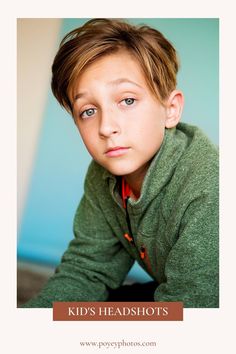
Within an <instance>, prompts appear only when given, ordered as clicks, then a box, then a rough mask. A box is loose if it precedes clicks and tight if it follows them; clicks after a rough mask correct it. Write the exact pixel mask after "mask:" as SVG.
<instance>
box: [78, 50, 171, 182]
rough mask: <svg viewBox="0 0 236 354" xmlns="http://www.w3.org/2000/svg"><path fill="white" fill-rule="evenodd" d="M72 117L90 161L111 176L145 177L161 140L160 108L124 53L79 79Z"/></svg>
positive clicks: (137, 68) (104, 59)
mask: <svg viewBox="0 0 236 354" xmlns="http://www.w3.org/2000/svg"><path fill="white" fill-rule="evenodd" d="M73 116H74V120H75V123H76V125H77V127H78V129H79V131H80V134H81V137H82V139H83V141H84V144H85V146H86V147H87V149H88V151H89V153H90V154H91V156H92V157H93V159H94V160H95V161H97V162H98V163H99V164H100V165H102V166H103V167H104V168H106V169H107V170H108V171H110V172H111V173H112V174H114V175H118V176H128V175H129V177H131V176H133V177H134V176H135V178H136V177H137V178H139V175H141V174H142V175H143V174H145V173H146V170H147V168H148V166H149V163H150V160H151V159H152V157H153V156H154V155H155V154H156V152H157V151H158V150H159V149H160V146H161V144H162V141H163V138H164V131H165V124H166V117H167V112H166V108H165V107H164V106H163V105H161V104H160V103H159V101H158V100H157V99H156V98H155V97H154V96H153V94H152V93H151V91H150V89H149V87H148V85H147V83H146V80H145V77H144V75H143V73H142V71H141V68H140V65H139V63H138V62H137V61H136V60H135V59H134V58H133V57H132V56H131V55H130V54H129V53H128V52H126V51H120V52H117V53H114V54H110V55H107V56H104V57H102V58H100V59H98V60H97V61H96V62H94V63H92V64H91V65H90V66H89V67H88V68H87V69H86V70H85V71H84V72H83V73H82V75H81V76H80V77H79V80H78V82H77V83H76V87H75V98H74V105H73Z"/></svg>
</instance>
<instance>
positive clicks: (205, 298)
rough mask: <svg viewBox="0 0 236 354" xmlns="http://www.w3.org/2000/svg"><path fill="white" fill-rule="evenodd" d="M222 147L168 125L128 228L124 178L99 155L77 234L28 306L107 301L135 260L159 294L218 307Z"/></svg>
mask: <svg viewBox="0 0 236 354" xmlns="http://www.w3.org/2000/svg"><path fill="white" fill-rule="evenodd" d="M218 194H219V191H218V152H217V149H216V148H215V147H214V146H213V144H211V142H210V141H209V140H208V138H207V137H206V136H205V135H204V134H203V133H202V132H201V130H200V129H198V128H197V127H193V126H190V125H187V124H184V123H180V124H179V125H178V126H177V128H172V129H166V132H165V137H164V141H163V144H162V146H161V149H160V151H159V152H158V154H156V156H155V157H154V158H153V160H152V162H151V165H150V167H149V169H148V172H147V174H146V176H145V179H144V182H143V186H142V190H141V195H140V198H139V199H138V200H136V201H135V200H132V199H129V201H128V206H127V212H128V215H129V218H130V224H131V229H132V234H133V238H134V242H129V240H127V239H126V238H125V237H124V234H125V233H127V232H128V231H129V229H128V225H127V219H126V213H125V209H124V206H123V204H122V199H121V196H120V192H119V188H118V179H117V178H116V177H115V176H113V175H111V174H110V173H109V172H108V171H106V170H105V169H104V168H103V167H101V166H100V165H98V164H97V163H96V162H94V161H92V163H91V165H90V167H89V169H88V172H87V176H86V179H85V188H84V196H83V198H82V200H81V202H80V205H79V207H78V209H77V212H76V215H75V220H74V234H75V238H74V239H73V240H72V241H71V243H70V244H69V247H68V249H67V251H66V252H65V253H64V255H63V257H62V260H61V263H60V265H59V266H58V267H57V269H56V272H55V274H54V275H53V277H52V278H51V279H50V280H49V282H48V283H47V285H46V286H45V287H44V289H43V290H42V291H41V293H40V294H39V295H38V296H37V297H36V298H35V299H31V300H30V301H29V302H27V303H26V304H25V305H24V306H23V307H51V306H52V302H53V301H106V300H107V297H108V288H112V289H115V288H117V287H119V286H120V285H121V284H122V283H123V281H124V279H125V277H126V275H127V273H128V271H129V270H130V268H131V266H132V265H133V262H134V260H137V262H138V263H139V264H140V265H141V267H143V268H144V269H145V270H146V271H147V272H148V273H149V274H150V276H151V277H152V278H153V279H154V280H156V281H157V282H158V284H159V285H158V287H157V288H156V291H155V293H154V301H182V302H183V303H184V307H218V306H219V304H218V271H219V269H218V260H219V254H218V246H219V244H218Z"/></svg>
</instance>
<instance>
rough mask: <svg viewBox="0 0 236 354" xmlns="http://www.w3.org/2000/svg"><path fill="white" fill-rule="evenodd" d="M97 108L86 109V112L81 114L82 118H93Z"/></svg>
mask: <svg viewBox="0 0 236 354" xmlns="http://www.w3.org/2000/svg"><path fill="white" fill-rule="evenodd" d="M95 111H96V110H95V108H89V109H86V110H85V111H83V112H82V113H81V114H80V117H81V118H88V117H91V116H93V115H94V114H95Z"/></svg>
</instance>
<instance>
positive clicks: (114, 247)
mask: <svg viewBox="0 0 236 354" xmlns="http://www.w3.org/2000/svg"><path fill="white" fill-rule="evenodd" d="M90 170H91V169H90ZM92 177H93V176H92ZM94 182H95V181H94ZM97 183H99V182H97ZM95 184H96V183H91V178H90V177H89V176H87V179H86V183H85V193H84V196H83V198H82V200H81V202H80V205H79V207H78V209H77V212H76V215H75V219H74V236H75V237H74V239H73V240H72V241H71V242H70V244H69V247H68V249H67V250H66V252H65V253H64V255H63V257H62V260H61V263H60V265H59V266H58V267H57V269H56V272H55V274H54V275H53V276H52V277H51V278H50V279H49V281H48V283H47V284H46V286H45V287H44V288H43V290H42V291H41V292H40V294H39V295H38V296H37V297H36V298H34V299H31V300H30V301H28V302H27V303H26V304H24V305H23V307H52V303H53V302H55V301H106V299H107V297H108V290H107V288H108V287H109V288H115V287H118V286H120V285H121V284H122V282H123V280H124V278H125V276H126V275H127V273H128V271H129V269H130V268H131V266H132V264H133V259H132V258H131V257H130V255H129V254H128V253H127V251H126V250H125V248H124V247H123V246H122V244H121V242H120V241H119V240H118V239H117V237H116V236H115V235H113V233H112V230H111V228H110V226H109V225H108V223H107V222H106V219H105V217H104V215H103V211H102V210H101V208H100V205H99V196H98V195H97V194H96V191H95V186H94V185H95ZM96 190H97V189H96Z"/></svg>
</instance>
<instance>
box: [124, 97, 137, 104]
mask: <svg viewBox="0 0 236 354" xmlns="http://www.w3.org/2000/svg"><path fill="white" fill-rule="evenodd" d="M124 101H125V103H126V104H127V106H130V105H132V104H133V103H134V101H135V100H134V98H126V99H125V100H124Z"/></svg>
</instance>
